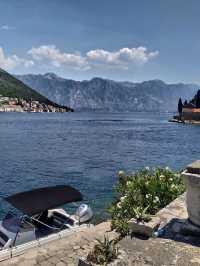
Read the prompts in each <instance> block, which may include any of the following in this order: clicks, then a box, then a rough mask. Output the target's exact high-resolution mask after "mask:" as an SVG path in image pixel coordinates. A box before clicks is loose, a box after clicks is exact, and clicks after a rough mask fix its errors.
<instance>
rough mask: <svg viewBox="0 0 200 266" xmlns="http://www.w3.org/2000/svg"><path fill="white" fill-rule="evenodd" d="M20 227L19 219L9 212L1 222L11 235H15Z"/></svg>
mask: <svg viewBox="0 0 200 266" xmlns="http://www.w3.org/2000/svg"><path fill="white" fill-rule="evenodd" d="M20 225H21V218H20V217H18V216H16V215H14V214H12V213H11V212H8V213H7V215H6V216H5V218H4V219H3V221H2V226H3V227H4V228H5V229H6V230H8V231H10V232H12V233H17V232H18V231H19V228H20Z"/></svg>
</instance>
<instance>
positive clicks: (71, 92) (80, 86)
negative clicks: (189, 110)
mask: <svg viewBox="0 0 200 266" xmlns="http://www.w3.org/2000/svg"><path fill="white" fill-rule="evenodd" d="M17 78H19V79H20V80H21V81H23V82H24V83H25V84H27V85H28V86H30V87H32V88H33V89H35V90H37V91H38V92H39V93H41V94H43V95H45V96H46V97H48V98H49V99H50V100H52V101H54V102H56V103H58V104H61V105H67V106H70V107H72V108H74V109H75V110H101V111H125V112H128V111H175V110H176V109H177V101H178V98H179V97H182V99H183V100H184V99H186V98H189V97H191V96H192V95H193V94H194V93H195V92H196V90H197V88H198V86H197V85H194V84H183V83H178V84H166V83H164V82H163V81H161V80H150V81H145V82H141V83H132V82H116V81H112V80H107V79H102V78H93V79H91V80H86V81H74V80H68V79H64V78H61V77H58V76H57V75H55V74H53V73H47V74H44V75H22V76H17Z"/></svg>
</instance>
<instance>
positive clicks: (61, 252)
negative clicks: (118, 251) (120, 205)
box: [0, 222, 117, 266]
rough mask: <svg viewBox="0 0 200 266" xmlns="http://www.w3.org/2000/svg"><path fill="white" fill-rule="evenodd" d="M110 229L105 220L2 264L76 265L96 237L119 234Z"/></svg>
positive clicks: (26, 265) (23, 265) (0, 265)
mask: <svg viewBox="0 0 200 266" xmlns="http://www.w3.org/2000/svg"><path fill="white" fill-rule="evenodd" d="M109 230H110V223H109V222H104V223H101V224H99V225H96V226H95V227H93V228H87V229H84V230H83V231H81V232H77V233H73V234H72V235H69V236H67V237H65V238H63V239H60V240H55V241H52V242H50V243H48V244H45V245H43V246H42V247H37V248H33V249H31V250H29V251H27V252H26V253H25V254H23V255H20V256H18V257H14V258H12V259H10V260H6V261H4V262H1V263H0V266H10V265H18V266H32V265H41V266H48V265H49V266H52V265H56V266H64V265H66V266H75V265H77V262H78V258H79V257H84V256H86V255H87V254H88V252H89V251H90V250H91V249H92V247H93V246H94V244H95V243H96V238H98V239H102V238H103V236H104V234H108V235H109V237H110V238H112V237H115V236H117V234H116V233H114V232H108V231H109Z"/></svg>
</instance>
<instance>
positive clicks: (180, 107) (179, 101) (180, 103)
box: [178, 98, 183, 117]
mask: <svg viewBox="0 0 200 266" xmlns="http://www.w3.org/2000/svg"><path fill="white" fill-rule="evenodd" d="M182 110H183V103H182V100H181V98H179V100H178V112H179V116H180V117H181V114H182Z"/></svg>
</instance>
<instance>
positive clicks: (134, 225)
mask: <svg viewBox="0 0 200 266" xmlns="http://www.w3.org/2000/svg"><path fill="white" fill-rule="evenodd" d="M160 223H161V221H160V218H159V217H156V216H153V217H152V220H151V221H149V222H148V223H138V222H137V221H136V220H135V219H134V218H133V219H131V220H130V221H129V222H128V227H129V231H130V233H132V234H139V235H143V236H147V237H151V236H153V233H154V232H155V231H156V230H157V229H158V228H159V226H160Z"/></svg>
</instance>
